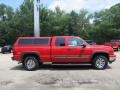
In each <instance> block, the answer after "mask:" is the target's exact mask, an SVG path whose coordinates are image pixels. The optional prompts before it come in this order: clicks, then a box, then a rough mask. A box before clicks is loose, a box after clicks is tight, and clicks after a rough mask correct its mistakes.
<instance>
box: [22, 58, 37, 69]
mask: <svg viewBox="0 0 120 90" xmlns="http://www.w3.org/2000/svg"><path fill="white" fill-rule="evenodd" d="M23 65H24V67H25V69H26V70H28V71H33V70H36V69H38V68H39V62H38V60H37V59H36V57H34V56H28V57H26V58H25V59H24V62H23Z"/></svg>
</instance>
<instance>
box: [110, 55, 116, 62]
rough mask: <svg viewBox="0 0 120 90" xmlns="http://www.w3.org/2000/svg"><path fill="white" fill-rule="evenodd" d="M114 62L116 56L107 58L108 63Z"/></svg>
mask: <svg viewBox="0 0 120 90" xmlns="http://www.w3.org/2000/svg"><path fill="white" fill-rule="evenodd" d="M115 60H116V55H112V56H110V57H109V63H112V62H114V61H115Z"/></svg>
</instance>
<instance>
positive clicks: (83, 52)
mask: <svg viewBox="0 0 120 90" xmlns="http://www.w3.org/2000/svg"><path fill="white" fill-rule="evenodd" d="M12 59H13V60H16V61H18V62H20V63H23V66H24V67H25V68H26V69H27V70H35V69H37V68H38V67H39V65H41V64H51V65H54V64H81V63H82V64H92V65H93V67H94V68H95V69H99V70H103V69H105V68H106V67H107V65H108V62H109V63H112V62H113V61H115V59H116V55H115V54H114V51H113V49H112V48H111V47H109V46H104V45H89V44H87V43H86V42H85V41H84V40H83V39H81V38H80V37H77V36H53V37H19V38H18V39H17V40H16V42H15V43H14V46H13V57H12Z"/></svg>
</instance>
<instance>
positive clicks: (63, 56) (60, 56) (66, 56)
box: [55, 55, 90, 58]
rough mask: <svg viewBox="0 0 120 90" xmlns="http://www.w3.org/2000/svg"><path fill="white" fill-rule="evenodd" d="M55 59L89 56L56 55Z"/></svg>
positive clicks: (88, 56) (84, 56)
mask: <svg viewBox="0 0 120 90" xmlns="http://www.w3.org/2000/svg"><path fill="white" fill-rule="evenodd" d="M55 58H90V55H56V56H55Z"/></svg>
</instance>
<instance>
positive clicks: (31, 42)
mask: <svg viewBox="0 0 120 90" xmlns="http://www.w3.org/2000/svg"><path fill="white" fill-rule="evenodd" d="M18 43H19V44H22V45H24V44H33V39H20V40H19V42H18Z"/></svg>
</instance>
